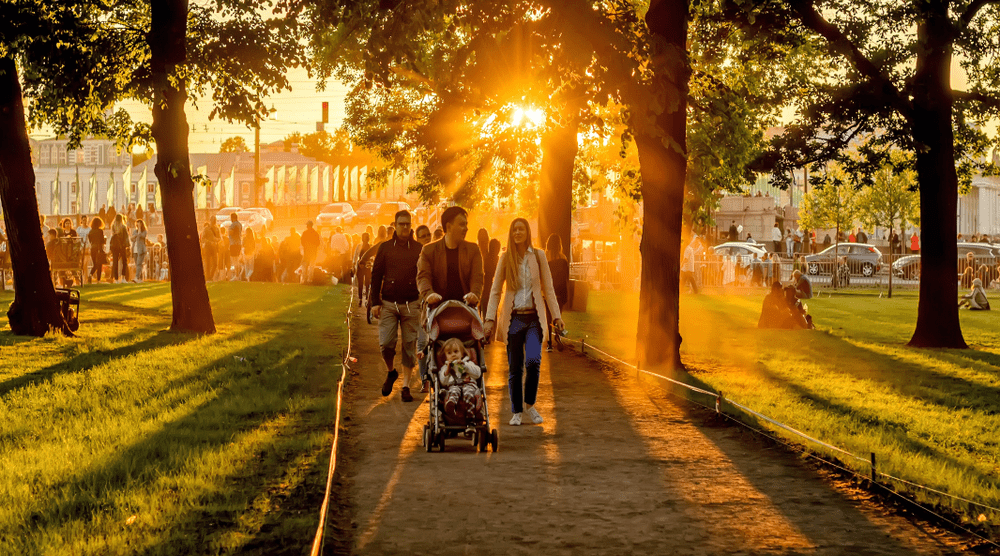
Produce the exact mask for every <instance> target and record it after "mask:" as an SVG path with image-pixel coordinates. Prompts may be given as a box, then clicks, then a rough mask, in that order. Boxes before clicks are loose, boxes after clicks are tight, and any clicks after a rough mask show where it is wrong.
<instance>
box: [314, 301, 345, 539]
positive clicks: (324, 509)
mask: <svg viewBox="0 0 1000 556" xmlns="http://www.w3.org/2000/svg"><path fill="white" fill-rule="evenodd" d="M353 316H354V288H353V287H352V288H351V300H350V302H349V303H348V304H347V317H346V319H345V322H346V324H347V349H346V350H345V351H344V359H343V361H342V362H341V364H340V367H341V370H342V372H341V374H340V380H338V381H337V418H336V419H335V420H334V429H333V445H332V446H331V448H330V466H329V468H328V469H327V474H326V491H325V492H324V494H323V505H322V506H320V509H319V526H318V527H317V528H316V536H315V537H314V538H313V543H312V550H311V551H310V553H309V554H310V556H319V555H320V554H322V553H323V552H324V550H323V549H324V546H325V544H326V535H325V533H326V524H327V516H328V515H329V510H330V490H331V489H332V488H333V476H334V474H335V473H336V471H337V446H338V444H339V443H340V413H341V409H342V407H343V401H344V381H345V380H347V371H348V370H349V369H350V364H351V363H352V362H354V361H355V360H354V358H352V357H351V348H352V344H353V341H354V331H353V328H352V326H351V320H352V318H353Z"/></svg>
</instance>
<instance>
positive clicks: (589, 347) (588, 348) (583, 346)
mask: <svg viewBox="0 0 1000 556" xmlns="http://www.w3.org/2000/svg"><path fill="white" fill-rule="evenodd" d="M563 341H564V342H566V343H569V344H574V343H575V344H579V347H580V353H582V354H583V355H585V356H587V357H590V358H592V359H595V360H600V359H601V358H599V357H595V356H594V355H593V354H594V353H597V354H600V355H601V356H603V358H604V359H606V360H610V361H613V362H615V363H617V364H619V365H622V366H624V367H626V368H629V369H633V370H635V371H636V372H637V373H641V374H646V375H649V376H653V377H656V378H659V379H662V380H665V381H667V382H670V383H671V384H674V385H676V386H680V387H682V388H686V389H687V390H689V391H691V392H695V393H698V394H703V395H705V396H710V397H712V398H714V399H715V408H714V409H715V412H716V413H717V414H718V415H720V416H722V417H724V418H726V419H728V420H730V421H732V422H733V423H736V424H738V425H740V426H742V427H745V428H747V429H749V430H751V431H754V432H756V433H758V434H760V435H762V436H765V437H767V438H769V439H771V440H773V441H775V442H778V443H780V444H783V445H785V446H787V447H789V448H791V449H793V450H795V451H797V452H801V453H803V454H805V455H807V456H809V457H811V458H813V459H816V460H818V461H820V462H822V463H824V464H826V465H829V466H832V467H835V468H837V469H839V470H841V471H843V472H845V473H849V474H851V475H854V476H855V477H857V478H860V479H868V480H870V481H871V483H872V484H873V485H876V486H878V487H880V488H882V489H883V490H885V491H886V492H888V493H890V494H892V495H894V496H896V497H898V498H900V499H901V500H903V501H905V502H906V503H908V504H911V505H913V506H916V507H917V508H919V509H920V510H921V511H924V512H927V513H928V514H930V515H933V516H936V517H937V518H939V519H941V520H942V521H944V522H946V523H949V524H950V525H952V526H953V527H955V528H957V529H958V530H961V531H963V532H965V533H967V534H969V535H971V536H973V537H976V538H978V539H980V540H982V541H984V542H986V543H988V544H990V545H992V546H994V547H996V548H1000V544H997V543H996V542H994V541H992V540H990V539H988V538H986V537H984V536H982V535H980V534H978V533H976V532H975V531H971V530H970V529H968V528H967V527H964V526H962V525H960V524H958V523H955V521H953V520H951V519H949V518H947V517H944V516H942V515H941V514H939V513H937V512H935V511H933V510H931V509H930V508H928V507H926V506H924V505H922V504H920V503H918V502H917V501H915V500H913V499H911V498H908V497H906V496H903V495H902V494H900V493H899V492H897V491H896V490H894V489H892V488H890V487H889V486H888V485H886V484H883V483H880V482H879V481H878V480H876V479H877V478H878V477H882V478H885V479H889V480H892V481H898V482H900V483H903V484H906V485H908V486H910V487H912V488H915V489H920V490H923V491H926V492H931V493H934V494H936V495H938V496H942V497H945V498H949V499H952V500H956V501H960V502H964V503H966V504H969V505H971V506H975V507H977V508H982V509H984V510H989V511H992V512H995V513H997V514H1000V508H995V507H993V506H990V505H987V504H983V503H980V502H975V501H973V500H969V499H967V498H962V497H961V496H955V495H954V494H949V493H947V492H942V491H940V490H936V489H933V488H931V487H928V486H925V485H921V484H919V483H914V482H912V481H907V480H905V479H901V478H899V477H895V476H893V475H889V474H888V473H883V472H881V471H878V469H877V467H876V462H875V453H874V452H873V453H872V454H871V457H870V458H863V457H860V456H858V455H856V454H853V453H851V452H849V451H847V450H844V449H842V448H838V447H836V446H834V445H832V444H830V443H827V442H823V441H822V440H819V439H817V438H813V437H812V436H809V435H807V434H805V433H803V432H801V431H798V430H796V429H794V428H793V427H790V426H788V425H786V424H784V423H781V422H779V421H776V420H774V419H772V418H770V417H768V416H767V415H764V414H762V413H760V412H758V411H755V410H753V409H751V408H749V407H747V406H745V405H743V404H740V403H737V402H734V401H733V400H730V399H727V398H724V397H723V396H722V393H721V392H712V391H709V390H705V389H703V388H699V387H697V386H694V385H691V384H687V383H685V382H681V381H679V380H676V379H673V378H670V377H667V376H664V375H661V374H658V373H654V372H651V371H647V370H645V369H640V368H639V367H638V366H637V365H633V364H632V363H628V362H626V361H624V360H623V359H621V358H620V357H616V356H614V355H612V354H610V353H608V352H606V351H604V350H602V349H600V348H598V347H596V346H594V345H593V344H588V343H587V338H586V337H584V338H582V339H580V340H571V339H569V338H563ZM682 399H684V400H685V401H688V402H691V403H694V404H695V405H698V406H700V407H703V408H705V409H708V410H712V409H713V408H711V407H709V406H707V405H704V404H701V403H698V402H697V401H695V400H692V399H690V398H686V397H682ZM726 403H728V404H729V405H731V406H733V407H735V408H738V409H740V410H741V411H744V412H746V413H747V414H750V415H753V416H754V417H757V418H758V419H761V420H762V421H765V422H767V423H770V424H771V425H773V426H775V427H778V428H780V429H782V430H784V431H786V432H789V433H791V434H793V435H795V436H798V437H800V438H802V439H805V440H807V441H809V442H811V443H813V444H816V445H819V446H823V447H824V448H826V449H828V450H831V451H832V452H835V453H837V454H842V455H844V456H847V457H849V458H851V459H853V460H855V461H859V462H862V463H864V464H866V465H868V466H869V469H870V472H871V475H870V477H864V476H862V475H861V474H859V473H858V472H857V471H855V470H852V469H849V468H847V467H844V466H842V465H838V464H836V463H834V462H831V461H829V460H827V459H824V458H821V457H819V456H817V455H816V454H813V453H810V452H809V451H807V450H805V449H804V448H803V447H801V446H795V445H792V444H790V443H788V442H785V441H783V440H781V439H779V438H777V437H775V436H773V435H771V434H768V433H767V432H765V431H762V430H760V429H757V428H755V427H753V426H751V425H749V424H747V423H745V422H743V421H742V420H741V419H739V418H737V417H736V416H733V415H729V414H727V413H726V412H725V411H724V404H726Z"/></svg>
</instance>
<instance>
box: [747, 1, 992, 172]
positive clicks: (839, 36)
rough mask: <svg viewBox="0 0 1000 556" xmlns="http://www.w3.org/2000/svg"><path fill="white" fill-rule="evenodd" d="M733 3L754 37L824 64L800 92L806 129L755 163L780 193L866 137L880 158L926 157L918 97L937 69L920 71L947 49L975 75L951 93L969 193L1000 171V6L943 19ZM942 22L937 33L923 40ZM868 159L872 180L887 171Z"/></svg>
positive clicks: (858, 6) (958, 155) (959, 165)
mask: <svg viewBox="0 0 1000 556" xmlns="http://www.w3.org/2000/svg"><path fill="white" fill-rule="evenodd" d="M727 4H728V13H729V14H731V15H732V17H733V19H734V20H738V21H740V22H741V23H742V25H743V27H744V28H745V29H747V30H748V32H751V33H755V34H757V35H758V36H760V37H766V38H767V39H768V40H769V41H771V42H772V43H773V44H777V45H781V44H787V43H788V42H790V41H791V42H800V43H806V44H809V45H811V46H810V48H812V49H813V50H814V52H815V58H814V60H815V63H814V64H810V65H809V66H807V67H805V68H803V71H802V72H801V73H800V76H801V78H802V80H801V83H800V85H799V90H798V91H795V95H794V96H793V97H791V100H792V101H793V105H794V107H795V108H796V116H797V119H796V121H795V122H794V123H793V124H792V125H790V126H788V127H787V129H786V132H785V133H784V134H783V135H780V136H778V137H775V138H774V140H773V141H772V143H771V150H770V152H768V153H766V154H764V155H763V156H762V157H760V159H759V160H758V161H757V163H756V164H755V165H754V166H755V167H756V168H758V169H767V170H769V171H772V177H773V179H774V180H775V182H777V183H778V184H779V185H784V186H787V185H788V184H789V171H790V170H792V169H796V168H802V167H804V166H807V165H808V164H811V163H813V162H822V161H826V160H843V159H845V158H846V157H847V156H848V154H847V151H848V150H850V149H852V148H853V146H854V144H855V143H856V141H857V140H858V139H859V138H864V139H863V140H864V141H866V142H871V143H872V144H873V146H875V147H877V148H875V149H874V150H875V151H884V150H886V149H888V148H890V147H894V148H898V149H902V150H904V151H906V152H910V153H916V152H924V151H926V147H927V146H926V145H924V144H922V143H921V142H920V140H919V139H916V138H915V136H914V123H915V122H916V121H918V120H920V119H926V118H928V117H929V115H928V114H925V113H921V112H920V110H921V109H922V108H920V107H919V106H918V105H917V104H916V102H915V100H914V99H915V97H917V96H919V95H920V94H922V90H923V89H922V87H927V85H926V84H923V83H925V82H922V81H921V79H922V78H923V76H924V74H920V72H921V71H924V72H926V71H927V70H928V69H929V68H931V71H933V68H936V67H937V66H933V64H924V65H920V60H921V59H925V58H926V56H927V55H928V53H929V52H931V51H932V49H934V48H939V47H940V48H944V46H940V45H950V48H954V56H955V59H956V60H958V61H959V62H960V64H961V66H962V69H963V70H964V71H965V73H966V75H967V76H968V85H969V87H968V90H964V91H963V90H950V91H949V93H950V96H951V98H953V99H954V111H953V112H951V111H950V110H949V113H951V117H952V118H953V126H952V127H953V132H954V135H955V140H954V149H955V166H956V169H957V173H958V178H959V185H960V187H965V188H967V187H968V186H969V184H970V182H971V179H972V176H973V175H974V174H975V173H977V172H984V173H995V172H996V171H997V170H998V169H997V168H996V167H995V166H994V165H993V164H992V162H991V161H990V160H988V158H987V155H988V154H989V153H990V151H991V149H992V148H995V147H996V146H998V145H1000V137H997V136H993V137H990V136H989V135H987V133H986V132H985V130H986V129H988V126H989V125H990V123H991V121H992V120H993V119H994V118H996V117H998V116H1000V72H997V71H996V68H995V65H996V64H994V63H993V60H995V59H996V54H997V53H1000V34H998V33H997V32H996V30H997V29H998V25H1000V6H997V5H996V4H995V3H992V2H958V3H955V5H954V6H952V8H951V9H950V10H945V11H946V12H947V13H946V14H944V15H943V16H942V14H940V13H939V8H938V7H939V6H942V5H945V4H936V3H927V2H918V1H907V2H874V3H873V2H867V1H863V0H847V1H844V2H837V3H830V2H823V1H818V0H767V1H764V2H755V3H750V2H743V1H742V0H727ZM938 18H940V19H938ZM932 20H933V21H935V23H934V26H935V28H934V29H933V30H930V31H927V32H918V31H919V30H920V29H921V28H922V26H927V25H929V23H928V22H929V21H932ZM932 43H933V44H932ZM949 56H950V54H949ZM947 71H948V70H947V68H946V69H945V77H946V78H947ZM943 85H944V86H945V87H950V83H944V84H943ZM935 86H936V84H935ZM941 106H942V108H947V105H946V104H943V103H942V104H941ZM864 161H865V162H866V164H863V165H862V164H859V165H857V166H856V169H857V170H858V171H859V172H863V173H864V174H865V180H870V179H871V177H872V176H874V175H875V174H876V173H877V172H879V171H880V170H881V167H882V164H881V158H880V156H879V155H876V156H875V157H874V158H872V159H865V160H864Z"/></svg>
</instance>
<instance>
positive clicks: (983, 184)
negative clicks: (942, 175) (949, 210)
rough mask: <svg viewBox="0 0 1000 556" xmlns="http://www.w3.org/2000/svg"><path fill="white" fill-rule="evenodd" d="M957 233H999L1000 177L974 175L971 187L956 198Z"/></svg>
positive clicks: (969, 234) (964, 234)
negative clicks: (964, 193) (967, 191)
mask: <svg viewBox="0 0 1000 556" xmlns="http://www.w3.org/2000/svg"><path fill="white" fill-rule="evenodd" d="M957 217H958V233H960V234H962V235H963V236H971V235H972V234H990V235H991V236H992V235H995V234H1000V177H983V176H976V177H974V178H972V189H971V191H969V193H968V194H966V195H962V196H960V197H959V198H958V215H957Z"/></svg>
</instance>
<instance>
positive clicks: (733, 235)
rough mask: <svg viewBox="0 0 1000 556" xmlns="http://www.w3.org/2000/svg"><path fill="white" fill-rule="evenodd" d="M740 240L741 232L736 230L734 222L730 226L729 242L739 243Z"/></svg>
mask: <svg viewBox="0 0 1000 556" xmlns="http://www.w3.org/2000/svg"><path fill="white" fill-rule="evenodd" d="M739 240H740V232H739V230H738V229H737V228H736V221H735V220H733V223H732V224H730V225H729V241H739Z"/></svg>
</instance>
